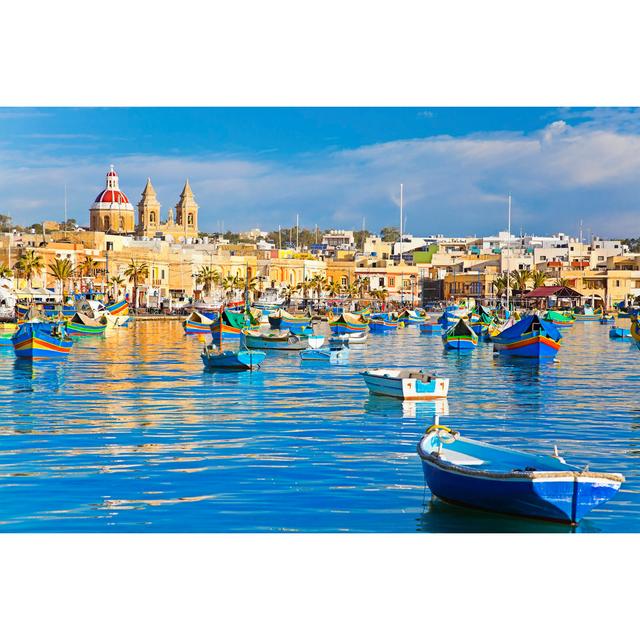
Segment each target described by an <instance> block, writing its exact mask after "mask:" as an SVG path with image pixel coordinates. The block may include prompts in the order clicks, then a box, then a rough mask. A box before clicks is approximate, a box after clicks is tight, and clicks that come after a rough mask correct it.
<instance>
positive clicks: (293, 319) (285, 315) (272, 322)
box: [268, 309, 311, 329]
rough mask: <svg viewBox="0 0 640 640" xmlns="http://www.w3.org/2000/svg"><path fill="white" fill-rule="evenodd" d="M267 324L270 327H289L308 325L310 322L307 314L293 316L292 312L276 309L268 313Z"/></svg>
mask: <svg viewBox="0 0 640 640" xmlns="http://www.w3.org/2000/svg"><path fill="white" fill-rule="evenodd" d="M268 319H269V326H270V327H271V328H272V329H291V328H292V327H308V326H309V325H310V324H311V318H310V317H309V316H294V315H293V314H291V313H289V312H288V311H285V310H284V309H278V310H277V311H275V312H274V313H271V314H269V318H268Z"/></svg>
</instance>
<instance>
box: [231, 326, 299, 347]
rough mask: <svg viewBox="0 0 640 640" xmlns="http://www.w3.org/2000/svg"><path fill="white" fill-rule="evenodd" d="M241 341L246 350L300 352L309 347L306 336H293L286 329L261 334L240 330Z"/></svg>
mask: <svg viewBox="0 0 640 640" xmlns="http://www.w3.org/2000/svg"><path fill="white" fill-rule="evenodd" d="M242 339H243V340H244V344H245V345H246V347H247V348H248V349H273V350H277V351H300V350H302V349H306V348H307V347H308V346H309V338H308V337H307V336H295V335H293V334H292V333H291V331H289V330H288V329H285V330H281V331H270V332H268V333H262V332H261V331H255V330H252V329H243V330H242Z"/></svg>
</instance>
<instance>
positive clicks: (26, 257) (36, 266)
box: [14, 249, 44, 287]
mask: <svg viewBox="0 0 640 640" xmlns="http://www.w3.org/2000/svg"><path fill="white" fill-rule="evenodd" d="M14 269H15V270H16V271H17V272H18V273H19V274H21V275H22V276H23V277H24V278H26V280H27V282H28V283H29V287H31V280H32V278H33V276H34V275H35V274H36V273H39V272H41V271H42V269H44V260H43V259H42V256H39V255H36V252H35V251H34V250H33V249H28V250H27V251H26V252H25V253H24V254H22V255H21V256H20V258H19V259H18V262H16V264H15V266H14Z"/></svg>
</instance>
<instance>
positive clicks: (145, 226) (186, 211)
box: [136, 178, 198, 242]
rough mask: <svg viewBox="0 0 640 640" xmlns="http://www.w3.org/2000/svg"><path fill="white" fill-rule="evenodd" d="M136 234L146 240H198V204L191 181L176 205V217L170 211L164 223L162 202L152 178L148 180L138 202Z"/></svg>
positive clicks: (186, 185)
mask: <svg viewBox="0 0 640 640" xmlns="http://www.w3.org/2000/svg"><path fill="white" fill-rule="evenodd" d="M136 233H137V234H138V235H139V236H143V237H145V238H154V237H156V236H158V235H161V236H164V237H165V238H166V239H168V240H174V241H176V242H184V241H185V240H187V239H188V238H191V239H194V238H197V237H198V203H197V202H196V200H195V198H194V195H193V191H192V190H191V185H190V184H189V180H187V181H186V182H185V185H184V188H183V189H182V193H181V194H180V199H179V200H178V203H177V204H176V211H175V215H174V212H173V209H169V212H168V214H167V219H166V221H165V222H162V220H161V217H160V202H159V201H158V197H157V195H156V191H155V189H154V188H153V185H152V184H151V178H148V179H147V184H146V186H145V188H144V191H143V192H142V198H141V199H140V202H138V224H137V226H136Z"/></svg>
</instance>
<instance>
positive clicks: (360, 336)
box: [334, 331, 369, 344]
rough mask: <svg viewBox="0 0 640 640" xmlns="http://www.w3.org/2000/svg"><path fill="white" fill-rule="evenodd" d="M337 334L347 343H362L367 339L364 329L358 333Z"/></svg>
mask: <svg viewBox="0 0 640 640" xmlns="http://www.w3.org/2000/svg"><path fill="white" fill-rule="evenodd" d="M334 335H335V334H334ZM337 335H339V336H340V337H341V338H343V339H344V340H346V341H347V342H348V343H349V344H364V343H365V342H366V341H367V336H368V335H369V334H368V333H367V332H366V331H359V332H358V333H340V334H337Z"/></svg>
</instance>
